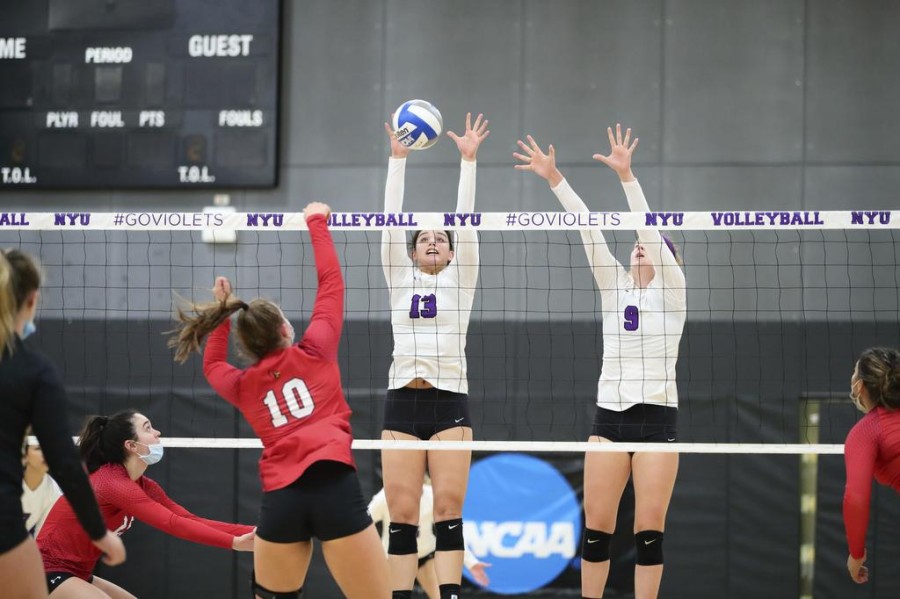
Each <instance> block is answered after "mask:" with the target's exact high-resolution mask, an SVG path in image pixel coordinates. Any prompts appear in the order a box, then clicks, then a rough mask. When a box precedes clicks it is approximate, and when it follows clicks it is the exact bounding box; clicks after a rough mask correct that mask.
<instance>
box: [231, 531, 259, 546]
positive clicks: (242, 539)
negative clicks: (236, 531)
mask: <svg viewBox="0 0 900 599" xmlns="http://www.w3.org/2000/svg"><path fill="white" fill-rule="evenodd" d="M255 540H256V529H255V528H254V529H253V530H251V531H250V532H248V533H247V534H243V535H241V536H239V537H234V539H233V540H232V541H231V548H232V549H234V550H235V551H253V546H254V541H255Z"/></svg>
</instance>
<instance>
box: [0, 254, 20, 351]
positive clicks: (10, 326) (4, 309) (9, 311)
mask: <svg viewBox="0 0 900 599" xmlns="http://www.w3.org/2000/svg"><path fill="white" fill-rule="evenodd" d="M17 307H18V306H16V294H15V290H14V289H13V270H12V266H11V265H10V263H9V260H7V259H6V252H0V344H2V351H0V360H2V359H3V356H4V355H5V354H6V353H7V352H9V354H10V355H12V353H13V350H15V347H16V312H17V310H16V308H17Z"/></svg>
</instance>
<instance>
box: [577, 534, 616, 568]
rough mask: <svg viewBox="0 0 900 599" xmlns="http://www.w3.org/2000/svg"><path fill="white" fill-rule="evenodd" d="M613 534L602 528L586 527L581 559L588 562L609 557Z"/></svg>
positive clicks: (603, 560)
mask: <svg viewBox="0 0 900 599" xmlns="http://www.w3.org/2000/svg"><path fill="white" fill-rule="evenodd" d="M611 543H612V535H611V534H610V533H608V532H603V531H602V530H592V529H590V528H585V529H584V537H582V540H581V559H583V560H584V561H586V562H592V563H596V562H605V561H607V560H608V559H609V546H610V544H611Z"/></svg>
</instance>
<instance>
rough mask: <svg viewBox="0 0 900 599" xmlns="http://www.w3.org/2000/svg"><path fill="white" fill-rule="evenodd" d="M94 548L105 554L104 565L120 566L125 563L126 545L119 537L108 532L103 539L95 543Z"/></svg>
mask: <svg viewBox="0 0 900 599" xmlns="http://www.w3.org/2000/svg"><path fill="white" fill-rule="evenodd" d="M93 543H94V546H95V547H96V548H97V549H99V550H100V551H102V552H103V563H104V564H106V565H107V566H118V565H119V564H121V563H122V562H124V561H125V545H124V544H123V543H122V539H121V538H119V535H117V534H116V533H114V532H112V531H111V530H107V531H106V534H105V535H103V537H102V538H99V539H97V540H96V541H93Z"/></svg>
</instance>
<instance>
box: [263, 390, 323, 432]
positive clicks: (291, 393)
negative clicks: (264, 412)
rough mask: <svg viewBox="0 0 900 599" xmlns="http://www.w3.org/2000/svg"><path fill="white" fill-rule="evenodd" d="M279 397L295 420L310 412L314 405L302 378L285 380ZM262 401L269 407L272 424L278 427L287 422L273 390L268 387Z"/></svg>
mask: <svg viewBox="0 0 900 599" xmlns="http://www.w3.org/2000/svg"><path fill="white" fill-rule="evenodd" d="M281 397H282V399H283V400H284V403H285V405H286V406H287V409H288V412H289V413H290V415H291V416H293V417H294V418H295V419H297V420H299V419H300V418H306V417H307V416H309V415H310V414H312V412H313V410H314V409H315V407H316V406H315V403H313V398H312V395H310V394H309V389H307V388H306V383H304V382H303V380H302V379H291V380H289V381H288V382H286V383H285V384H284V385H283V386H282V387H281ZM263 403H264V404H266V407H267V408H269V413H270V414H271V415H272V426H274V427H275V428H278V427H279V426H284V425H285V424H287V423H288V418H287V416H285V415H284V413H283V412H282V411H281V406H280V405H278V398H277V397H276V396H275V391H274V390H272V389H270V390H269V392H268V393H266V397H265V398H264V399H263Z"/></svg>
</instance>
